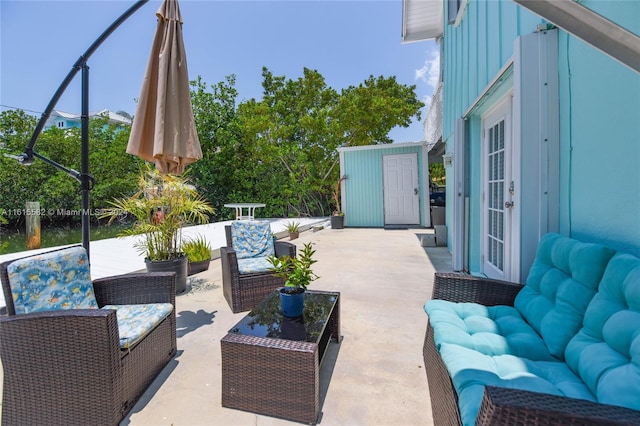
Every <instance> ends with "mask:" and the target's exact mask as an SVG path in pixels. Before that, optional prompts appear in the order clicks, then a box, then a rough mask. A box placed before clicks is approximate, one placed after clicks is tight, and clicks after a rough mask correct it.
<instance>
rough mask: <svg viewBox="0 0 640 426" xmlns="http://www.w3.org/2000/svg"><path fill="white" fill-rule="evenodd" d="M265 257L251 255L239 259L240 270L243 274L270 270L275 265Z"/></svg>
mask: <svg viewBox="0 0 640 426" xmlns="http://www.w3.org/2000/svg"><path fill="white" fill-rule="evenodd" d="M267 259H268V258H267V257H266V256H265V257H249V258H245V259H238V271H239V272H240V273H241V274H252V273H258V272H268V271H269V268H271V267H273V265H272V264H271V263H270V262H269V261H268V260H267Z"/></svg>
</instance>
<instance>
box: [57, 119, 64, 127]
mask: <svg viewBox="0 0 640 426" xmlns="http://www.w3.org/2000/svg"><path fill="white" fill-rule="evenodd" d="M56 125H57V126H58V128H59V129H64V121H58V122H57V123H56Z"/></svg>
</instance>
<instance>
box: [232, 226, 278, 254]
mask: <svg viewBox="0 0 640 426" xmlns="http://www.w3.org/2000/svg"><path fill="white" fill-rule="evenodd" d="M231 244H232V247H233V250H234V251H235V252H236V257H237V258H238V259H248V258H257V257H269V256H273V255H275V248H274V246H273V236H272V234H271V224H270V223H269V222H266V221H254V220H237V221H235V222H232V223H231Z"/></svg>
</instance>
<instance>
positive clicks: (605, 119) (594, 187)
mask: <svg viewBox="0 0 640 426" xmlns="http://www.w3.org/2000/svg"><path fill="white" fill-rule="evenodd" d="M583 4H584V5H585V6H587V7H590V8H592V9H593V10H594V11H596V12H598V13H600V14H602V15H604V16H606V17H607V18H608V19H610V20H612V21H614V22H616V23H618V24H620V25H622V26H624V27H625V28H627V29H629V30H630V31H632V32H635V33H636V34H640V2H637V1H634V2H627V1H611V2H603V1H585V2H583ZM559 58H560V60H559V72H560V149H561V151H560V158H561V164H560V173H561V176H560V179H561V185H560V191H561V192H560V203H561V204H560V231H561V232H562V233H563V234H566V235H571V236H574V237H576V238H580V239H584V240H588V241H598V242H602V243H605V244H608V245H610V246H613V247H614V248H616V249H620V250H623V251H627V252H631V253H634V254H636V255H639V256H640V73H637V72H635V71H632V70H631V69H629V68H627V67H626V66H624V65H622V64H620V63H618V62H617V61H615V60H613V59H611V58H609V57H608V56H606V55H604V54H603V53H601V52H599V51H597V50H595V49H594V48H592V47H590V46H588V45H587V44H586V43H584V42H582V41H581V40H578V39H576V38H575V37H571V36H569V35H567V34H566V33H564V32H561V33H560V34H559Z"/></svg>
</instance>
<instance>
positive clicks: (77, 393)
mask: <svg viewBox="0 0 640 426" xmlns="http://www.w3.org/2000/svg"><path fill="white" fill-rule="evenodd" d="M0 280H1V281H2V288H3V291H4V297H5V301H6V304H7V312H8V315H6V316H1V317H0V357H1V358H2V367H3V369H4V384H3V399H2V424H7V425H13V424H32V425H116V424H118V423H119V422H120V420H122V418H124V417H125V416H126V415H127V413H128V412H129V411H130V410H131V408H132V407H133V405H134V404H135V403H136V401H137V400H138V399H139V398H140V396H141V395H142V393H143V392H144V391H145V389H146V388H147V387H148V386H149V385H150V384H151V382H152V381H153V380H154V379H155V377H156V376H157V375H158V373H160V371H161V370H162V369H163V367H164V366H165V365H166V364H167V363H168V362H169V361H170V360H171V359H172V358H173V356H174V355H175V353H176V314H175V274H174V273H135V274H126V275H120V276H115V277H108V278H102V279H97V280H95V281H93V282H91V279H90V274H89V267H88V259H87V255H86V251H85V250H84V249H83V248H82V247H77V246H76V247H70V248H64V249H61V250H54V251H49V252H46V253H43V254H39V255H34V256H29V257H26V258H22V259H16V260H11V261H8V262H5V263H2V264H1V265H0Z"/></svg>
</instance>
